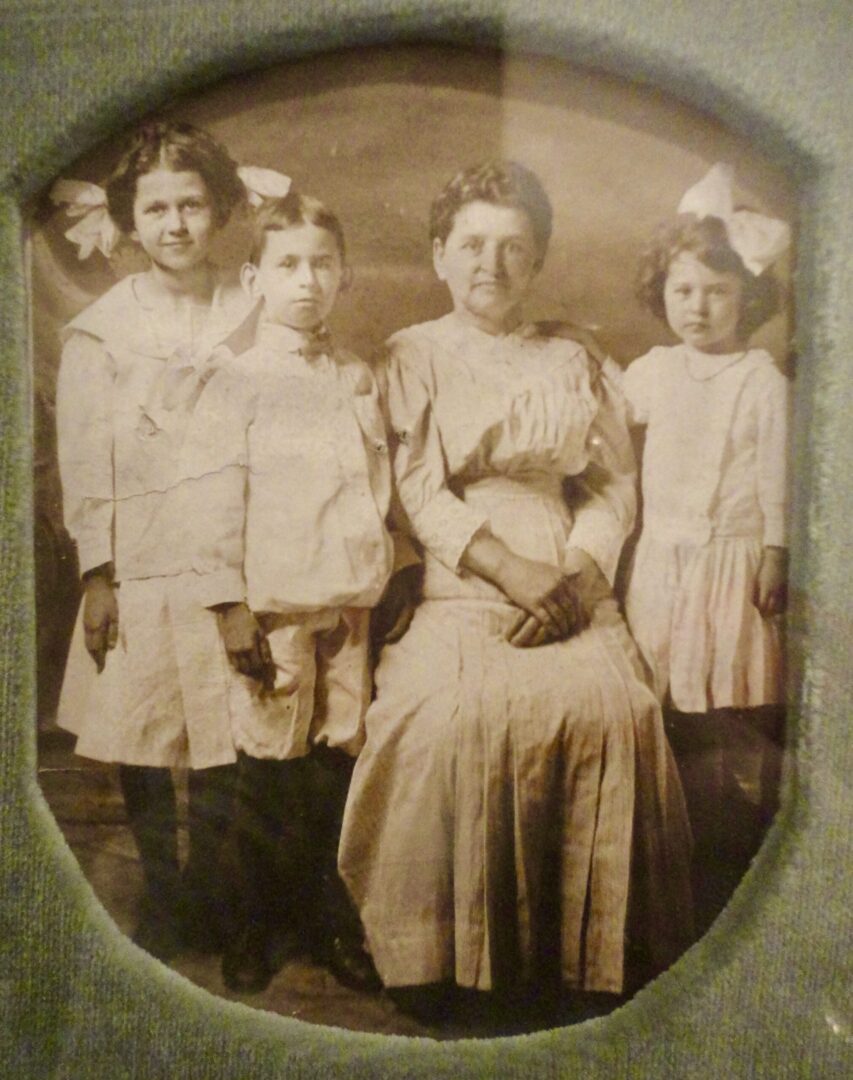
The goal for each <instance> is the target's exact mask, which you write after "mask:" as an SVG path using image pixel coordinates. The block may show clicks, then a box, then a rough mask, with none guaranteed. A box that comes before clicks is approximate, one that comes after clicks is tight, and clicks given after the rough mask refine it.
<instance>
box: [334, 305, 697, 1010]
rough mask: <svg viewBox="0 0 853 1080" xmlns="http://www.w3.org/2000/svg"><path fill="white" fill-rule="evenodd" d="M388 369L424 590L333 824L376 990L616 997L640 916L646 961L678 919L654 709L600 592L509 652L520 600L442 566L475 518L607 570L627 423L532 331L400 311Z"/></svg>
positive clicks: (678, 848) (399, 464) (571, 347)
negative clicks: (534, 990) (547, 979)
mask: <svg viewBox="0 0 853 1080" xmlns="http://www.w3.org/2000/svg"><path fill="white" fill-rule="evenodd" d="M388 381H389V409H390V415H391V421H392V425H393V428H394V432H395V435H396V438H397V440H398V442H399V446H398V448H397V452H396V455H395V474H396V478H397V482H398V489H399V496H400V500H401V502H402V505H403V508H404V510H405V512H406V513H407V515H408V517H409V520H410V522H411V527H412V530H413V532H414V535H415V536H416V537H417V538H418V540H419V541H420V542H421V544H422V545H423V547H424V559H425V583H424V599H423V601H422V602H421V604H420V605H419V607H418V608H417V610H416V612H415V616H414V620H413V622H412V624H411V626H410V628H409V630H408V632H407V633H406V634H405V636H404V637H403V639H402V640H401V641H400V642H399V643H397V644H394V645H391V646H389V647H387V648H386V649H385V650H384V651H383V653H382V657H381V661H380V664H379V667H378V670H377V674H376V700H375V701H374V703H373V705H372V706H371V708H370V709H369V711H368V715H367V722H366V727H367V741H366V745H365V747H364V750H363V751H362V753H361V755H360V757H359V758H358V760H357V762H356V768H355V772H354V775H353V781H352V786H351V789H350V796H349V800H348V803H347V809H346V815H345V820H344V827H343V833H342V838H341V849H340V860H339V865H340V869H341V873H342V875H343V877H344V879H345V881H346V882H347V884H348V886H349V888H350V890H351V892H352V895H353V897H354V898H355V900H356V902H357V904H358V906H359V909H360V912H361V916H362V919H363V921H364V926H365V930H366V934H367V940H368V943H369V947H370V951H371V954H372V956H373V959H374V961H375V963H376V966H377V969H378V971H379V973H380V975H381V977H382V979H383V981H384V982H385V984H386V985H390V986H399V985H408V984H423V983H429V982H433V981H439V980H443V979H455V980H456V982H457V983H459V984H460V985H462V986H468V987H478V988H481V989H488V988H490V987H492V986H494V985H497V984H501V983H503V984H506V983H507V982H508V981H512V982H514V981H517V980H519V979H524V978H526V977H530V978H535V977H536V976H537V975H538V974H541V972H542V971H543V970H545V969H547V968H549V966H550V965H555V966H556V968H557V969H558V970H559V971H560V973H561V975H562V977H563V979H564V980H565V981H566V982H567V983H569V984H574V985H577V986H583V987H586V988H588V989H595V990H610V991H618V990H620V989H621V988H622V983H623V974H624V972H623V959H624V951H625V934H626V929H627V928H628V927H629V925H630V926H631V932H632V933H633V932H635V931H636V929H637V924H636V923H634V922H632V918H633V917H634V916H636V915H637V914H638V912H639V911H640V909H642V910H643V913H644V918H645V929H646V931H649V937H650V939H651V940H652V941H653V943H654V945H655V946H656V947H657V949H658V958H659V960H660V961H661V962H662V963H667V962H669V961H671V960H672V959H673V958H674V956H675V955H677V953H678V952H679V950H680V949H681V948H682V947H683V946H684V944H685V943H686V940H687V933H688V924H689V890H688V886H687V859H688V848H689V837H688V832H687V826H686V818H685V814H684V805H683V798H682V795H681V789H680V787H679V784H678V780H677V777H676V775H675V771H674V766H673V764H672V759H671V755H670V754H669V749H668V746H667V744H666V740H665V738H664V735H663V730H662V723H661V715H660V711H659V708H658V705H657V702H656V701H655V699H654V696H653V694H652V693H651V691H650V690H649V689H648V687H647V686H646V685H645V684H644V683H643V682H642V680H641V677H640V675H639V662H638V657H637V656H636V653H635V651H634V649H633V646H632V643H631V641H630V638H629V635H628V633H627V629H626V627H625V625H624V623H623V622H622V620H621V618H620V617H619V615H618V613H617V611H616V606H615V603H614V602H613V601H605V602H603V603H602V604H601V605H600V606H599V607H598V610H597V612H596V614H595V618H594V622H593V625H592V626H591V627H590V628H589V629H587V630H586V631H584V632H583V633H581V634H579V635H578V636H576V637H574V638H572V639H571V640H569V641H566V642H561V643H556V644H551V645H547V646H544V647H539V648H532V649H518V648H514V647H512V646H511V645H509V644H508V643H507V641H506V640H505V634H506V632H507V630H508V628H509V627H510V626H511V624H512V623H513V622H514V620H515V619H516V617H517V615H518V610H517V609H516V608H514V607H513V606H512V605H511V604H510V603H509V602H508V601H507V600H506V598H505V597H504V596H503V594H502V593H501V592H500V591H499V590H498V589H496V588H495V587H493V586H492V585H490V584H489V583H487V582H486V581H484V580H482V579H480V578H478V577H477V576H475V575H473V574H470V573H467V572H466V571H464V570H463V569H461V568H460V565H459V561H460V558H461V556H462V554H463V552H464V550H465V547H466V546H467V544H468V542H469V541H470V539H471V538H472V537H473V536H474V534H475V533H477V532H478V530H480V529H481V528H482V527H484V526H486V525H487V526H488V528H489V529H490V530H491V532H492V533H493V534H494V535H496V536H497V537H499V538H501V539H502V540H504V541H505V542H506V543H507V544H508V545H509V546H510V547H511V548H512V549H513V550H514V551H516V552H518V553H519V554H521V555H524V556H527V557H529V558H533V559H539V560H543V561H546V562H548V563H550V564H552V565H560V564H561V561H562V559H563V553H564V551H565V550H566V549H567V548H568V547H573V546H574V547H579V548H582V549H584V550H585V551H587V552H589V553H590V554H591V555H592V556H593V557H594V558H595V559H596V561H597V562H598V564H599V566H601V567H602V569H603V570H604V572H605V573H606V574H607V575H608V576H609V577H611V578H612V574H613V572H614V570H615V565H616V561H617V559H618V555H619V550H620V547H621V545H622V542H623V539H624V537H625V535H626V534H627V532H628V531H629V530H630V528H631V523H632V520H633V510H634V493H633V484H634V476H633V471H632V469H633V461H632V458H631V455H630V446H629V444H628V439H627V429H626V427H625V424H624V419H623V418H622V416H621V415H620V412H619V409H618V406H617V405H616V404H615V403H614V402H613V401H612V400H611V398H610V396H609V391H608V386H607V380H606V379H604V378H596V377H595V376H594V374H593V373H592V370H591V364H590V361H589V359H588V357H587V355H586V353H585V352H584V350H583V349H582V348H581V347H580V346H579V345H577V344H575V343H574V342H572V341H568V340H566V339H560V338H552V337H545V336H540V335H539V334H538V333H537V331H536V329H535V328H534V327H533V326H524V327H522V328H520V329H519V330H517V331H516V332H514V333H512V334H509V335H507V336H505V337H492V336H490V335H487V334H485V333H482V332H481V331H479V330H477V329H475V328H473V327H471V326H469V325H467V324H465V323H463V322H462V321H460V320H459V319H458V318H457V317H456V316H455V315H453V314H451V315H449V316H446V317H445V318H443V319H439V320H437V321H435V322H431V323H426V324H422V325H420V326H415V327H411V328H410V329H408V330H405V331H403V332H401V333H399V334H397V335H395V337H393V338H392V339H391V341H390V362H389V370H388ZM580 474H583V477H584V480H583V481H576V483H575V487H574V492H573V494H572V495H571V498H570V499H568V500H567V498H566V493H565V492H564V486H563V485H564V481H565V479H566V478H567V477H575V478H579V477H580ZM632 870H633V872H634V876H633V879H632ZM632 880H633V881H634V885H635V889H634V890H632V888H631V882H632ZM629 915H630V916H631V917H632V918H629Z"/></svg>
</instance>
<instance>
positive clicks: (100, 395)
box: [56, 331, 115, 573]
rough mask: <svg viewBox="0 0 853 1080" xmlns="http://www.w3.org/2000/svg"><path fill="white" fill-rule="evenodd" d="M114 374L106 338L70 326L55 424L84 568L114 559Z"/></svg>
mask: <svg viewBox="0 0 853 1080" xmlns="http://www.w3.org/2000/svg"><path fill="white" fill-rule="evenodd" d="M114 379H115V367H114V364H113V360H112V357H111V356H110V354H109V352H108V351H107V349H106V347H105V346H104V344H103V342H102V341H100V340H99V339H98V338H96V337H93V336H91V335H90V334H86V333H83V332H81V331H74V332H72V333H71V335H70V336H69V337H68V339H67V340H66V342H65V345H64V347H63V349H62V360H61V363H60V368H59V380H58V383H57V390H56V426H57V443H58V454H59V474H60V478H61V481H62V497H63V513H64V518H65V527H66V528H67V529H68V532H69V533H70V534H71V536H72V538H73V539H74V541H75V542H76V544H77V553H78V557H79V562H80V572H81V573H85V572H86V571H87V570H91V569H93V568H94V567H96V566H101V565H103V564H104V563H108V562H112V561H113V559H114V552H113V509H114V499H113V496H114V488H113V384H114Z"/></svg>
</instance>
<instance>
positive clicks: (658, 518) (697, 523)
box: [643, 509, 763, 544]
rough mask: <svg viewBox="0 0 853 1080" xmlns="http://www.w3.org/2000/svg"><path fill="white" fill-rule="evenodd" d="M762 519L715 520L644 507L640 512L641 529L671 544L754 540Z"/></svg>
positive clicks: (698, 514)
mask: <svg viewBox="0 0 853 1080" xmlns="http://www.w3.org/2000/svg"><path fill="white" fill-rule="evenodd" d="M762 525H763V523H762V521H761V519H758V520H756V521H754V522H748V521H739V522H726V521H722V522H720V521H714V520H712V518H711V517H710V516H709V515H708V514H703V513H701V512H699V511H697V512H696V513H692V514H691V513H686V514H684V513H682V514H661V513H656V512H655V511H652V510H648V509H646V510H645V511H644V512H643V532H645V533H647V534H648V535H649V536H653V537H654V538H655V539H656V540H660V541H665V542H668V543H672V544H678V543H687V544H707V543H709V542H710V541H711V540H715V539H720V540H721V539H736V538H740V539H742V540H754V539H756V537H760V536H761V532H762Z"/></svg>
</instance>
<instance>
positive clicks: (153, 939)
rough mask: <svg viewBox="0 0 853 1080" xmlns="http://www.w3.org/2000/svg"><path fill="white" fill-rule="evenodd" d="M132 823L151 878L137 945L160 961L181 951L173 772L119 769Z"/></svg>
mask: <svg viewBox="0 0 853 1080" xmlns="http://www.w3.org/2000/svg"><path fill="white" fill-rule="evenodd" d="M119 783H120V785H121V790H122V794H123V795H124V802H125V807H126V809H127V819H128V824H129V825H130V830H131V832H132V833H133V838H134V840H135V841H136V846H137V848H138V849H139V855H140V859H141V861H142V872H143V874H144V876H145V895H144V897H143V901H142V905H141V911H140V919H139V923H138V925H137V928H136V930H135V932H134V934H133V940H134V941H135V942H136V944H137V945H140V946H141V947H142V948H143V949H145V950H146V951H147V952H150V953H151V954H152V955H154V956H156V957H157V958H158V959H160V960H168V959H170V958H171V957H172V956H174V954H175V953H176V952H177V951H178V949H179V948H180V944H181V942H180V925H179V923H180V920H179V916H178V897H179V894H180V874H179V868H178V827H177V808H176V800H175V787H174V784H173V782H172V774H171V772H170V770H169V769H165V768H154V767H151V766H147V765H121V766H119Z"/></svg>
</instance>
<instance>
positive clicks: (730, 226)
mask: <svg viewBox="0 0 853 1080" xmlns="http://www.w3.org/2000/svg"><path fill="white" fill-rule="evenodd" d="M678 212H679V214H695V215H696V217H698V218H706V217H716V218H719V219H720V220H721V221H722V222H723V224H724V225H725V227H726V235H727V236H728V240H729V243H730V244H731V246H732V248H733V250H734V251H736V252H737V253H738V255H740V257H741V259H742V260H743V264H744V266H745V267H746V268H747V270H749V271H750V273H752V274H755V275H756V276H757V275H758V274H760V273H761V272H762V271H763V270H766V269H767V267H768V266H770V265H771V263H774V262H775V261H776V259H778V258H779V256H780V255H781V254H782V252H783V251H785V250H786V249H787V248H788V246H789V245H790V243H791V229H790V227H789V226H788V225H787V224H786V222H784V221H780V220H779V219H778V218H771V217H765V215H764V214H757V213H755V212H754V211H752V210H735V206H734V170H733V169H732V167H731V166H730V165H724V164H722V163H719V162H718V163H717V164H716V165H713V166H712V167H711V168H710V169H709V171H708V173H707V174H706V175H705V176H704V177H703V179H701V180H700V181H699V183H698V184H694V185H693V187H692V188H690V189H689V190H688V191H686V192H685V193H684V196H683V197H682V199H681V202H680V203H679V204H678Z"/></svg>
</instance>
